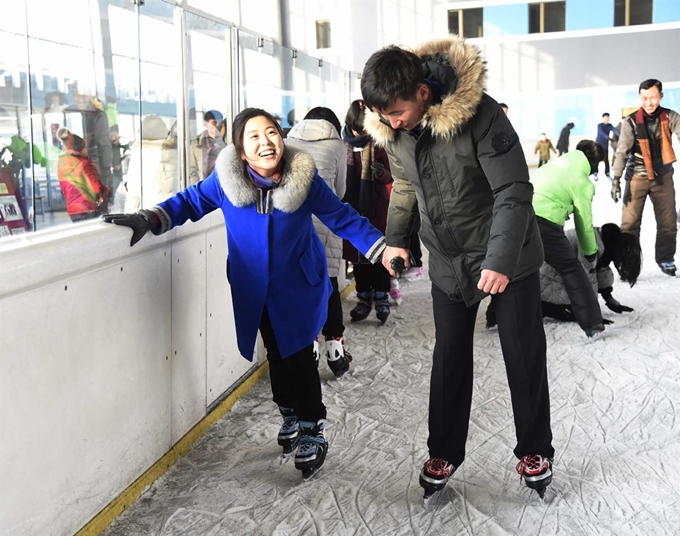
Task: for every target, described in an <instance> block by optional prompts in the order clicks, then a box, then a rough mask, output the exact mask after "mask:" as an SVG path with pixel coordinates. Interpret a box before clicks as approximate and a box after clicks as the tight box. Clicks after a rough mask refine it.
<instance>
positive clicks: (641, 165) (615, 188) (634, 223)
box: [611, 78, 680, 277]
mask: <svg viewBox="0 0 680 536" xmlns="http://www.w3.org/2000/svg"><path fill="white" fill-rule="evenodd" d="M638 93H639V96H640V104H641V106H640V109H639V110H637V112H634V113H632V114H631V115H629V116H628V117H626V118H625V119H624V120H623V121H622V123H623V124H622V126H621V134H620V137H619V145H618V147H617V149H616V159H615V160H614V166H613V169H612V173H613V176H614V179H613V180H612V188H611V195H612V198H613V199H614V202H617V201H618V200H619V198H620V197H621V184H620V181H621V176H622V175H623V173H624V169H630V171H631V173H630V178H629V174H628V173H626V191H625V193H624V195H623V214H622V217H621V231H622V232H624V233H632V234H634V235H635V236H637V237H638V238H639V237H640V225H641V223H642V211H643V210H644V208H645V201H646V200H647V196H649V198H650V199H651V201H652V206H653V207H654V216H655V217H656V246H655V250H656V251H655V258H656V262H657V264H658V265H659V268H661V271H662V272H663V273H664V274H666V275H670V276H672V277H674V276H675V272H676V266H675V248H676V240H677V233H678V228H677V215H676V208H675V186H674V184H673V162H675V161H676V157H675V152H674V151H673V142H672V139H671V137H672V133H675V136H676V137H678V138H680V115H678V113H677V112H676V111H674V110H670V109H668V108H663V107H661V105H660V104H661V99H663V86H662V84H661V82H660V81H659V80H656V79H653V78H651V79H648V80H645V81H644V82H642V83H641V84H640V87H639V90H638Z"/></svg>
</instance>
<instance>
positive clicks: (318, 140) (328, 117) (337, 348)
mask: <svg viewBox="0 0 680 536" xmlns="http://www.w3.org/2000/svg"><path fill="white" fill-rule="evenodd" d="M340 132H341V126H340V120H339V119H338V117H337V116H336V115H335V113H333V110H331V109H330V108H324V107H316V108H312V109H311V110H310V111H309V112H308V113H307V115H306V116H305V118H304V119H303V120H302V121H300V122H299V123H298V124H297V125H295V126H294V127H293V128H292V129H290V132H288V136H287V137H286V142H285V143H286V147H292V148H293V149H298V150H300V151H305V152H307V153H309V154H311V155H312V156H313V157H314V162H315V163H316V167H317V170H318V173H319V175H320V176H321V177H322V178H323V180H325V181H326V185H327V186H328V187H329V188H330V189H331V190H332V191H333V193H334V194H335V195H336V196H338V198H339V199H342V197H343V196H344V195H345V183H346V181H347V150H346V149H345V144H344V142H343V141H342V138H341V137H340ZM313 221H314V229H316V232H317V234H318V235H319V238H320V239H321V242H322V243H323V245H324V249H325V251H326V262H327V264H328V277H329V278H330V282H331V285H332V287H333V291H332V292H331V295H330V298H329V299H328V318H327V319H326V323H325V324H324V326H323V330H322V335H323V336H324V339H325V346H324V348H325V351H326V360H327V362H328V366H329V367H330V369H331V370H332V371H333V374H335V377H336V378H340V377H342V376H343V375H344V374H345V372H347V370H349V364H350V362H351V361H352V355H351V354H350V353H349V351H348V350H347V348H346V343H345V339H344V337H343V333H344V332H345V326H344V324H343V321H342V301H341V298H340V290H339V288H338V276H339V275H340V270H341V269H342V267H343V262H342V239H341V238H339V237H337V236H336V235H334V234H333V232H332V231H331V230H330V229H329V228H328V227H326V226H325V225H324V224H323V223H321V221H320V220H319V219H318V218H317V217H316V216H314V217H313ZM314 351H315V353H316V355H317V356H318V355H319V353H320V352H319V343H318V342H317V341H314Z"/></svg>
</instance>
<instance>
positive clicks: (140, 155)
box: [125, 115, 179, 212]
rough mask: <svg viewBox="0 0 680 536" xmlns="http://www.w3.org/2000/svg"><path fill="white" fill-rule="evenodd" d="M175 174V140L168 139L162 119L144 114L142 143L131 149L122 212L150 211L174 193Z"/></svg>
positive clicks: (177, 180) (175, 190) (175, 185)
mask: <svg viewBox="0 0 680 536" xmlns="http://www.w3.org/2000/svg"><path fill="white" fill-rule="evenodd" d="M177 171H178V167H177V138H168V127H167V125H166V124H165V122H164V121H163V119H161V118H160V117H158V116H157V115H147V116H146V117H145V118H144V120H143V121H142V133H141V142H140V141H137V142H135V144H134V145H133V146H132V154H131V155H130V167H129V168H128V173H127V189H128V192H127V197H126V199H125V212H137V211H138V210H141V209H143V208H152V207H154V206H156V205H157V204H158V203H160V202H162V201H165V200H166V199H167V198H168V197H170V196H172V195H173V194H175V193H177V191H178V186H179V175H178V173H177Z"/></svg>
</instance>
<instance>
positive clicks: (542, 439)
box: [361, 35, 554, 496]
mask: <svg viewBox="0 0 680 536" xmlns="http://www.w3.org/2000/svg"><path fill="white" fill-rule="evenodd" d="M485 76H486V69H485V67H484V61H483V59H482V57H481V54H480V52H479V50H478V49H477V48H476V47H474V46H472V45H468V44H466V43H464V41H463V40H462V39H460V38H458V37H457V36H455V35H451V36H449V37H448V38H445V39H438V40H432V41H429V42H427V43H424V44H423V45H421V46H420V47H418V48H417V49H416V50H415V53H414V52H410V51H407V50H405V49H401V48H398V47H395V46H390V47H387V48H384V49H382V50H380V51H378V52H376V53H374V54H373V55H372V56H371V57H370V58H369V60H368V62H367V63H366V66H365V67H364V71H363V74H362V76H361V92H362V94H363V97H364V102H365V104H366V107H367V108H368V109H369V110H371V111H370V112H369V111H367V114H366V120H365V123H364V126H365V127H366V131H367V132H368V133H369V134H370V135H371V136H372V137H373V139H374V140H375V141H376V143H377V144H378V145H381V146H383V147H385V149H386V151H387V154H388V156H389V160H390V168H391V170H392V175H393V178H394V188H393V191H392V197H391V199H390V206H389V212H388V218H387V232H386V239H387V245H388V247H387V248H386V250H385V254H384V255H383V265H385V267H387V268H389V267H391V266H393V265H394V266H397V263H396V262H395V260H396V259H397V258H400V259H401V260H400V261H399V263H403V264H402V265H406V266H408V263H409V255H408V251H407V248H408V245H409V242H408V238H409V237H410V235H411V229H412V226H413V223H414V221H415V214H414V212H415V210H416V209H415V207H416V200H417V206H418V207H419V211H420V219H421V238H422V241H423V244H424V245H425V247H426V248H427V250H428V251H429V253H430V257H429V275H430V279H431V280H432V303H433V311H434V322H435V328H436V341H435V349H434V355H433V366H432V377H431V380H430V415H429V432H430V435H429V438H428V449H429V454H430V457H429V459H428V460H427V461H426V462H425V464H424V465H423V469H422V471H421V473H420V484H421V486H422V487H423V488H425V494H426V495H429V494H431V493H434V492H436V491H438V490H441V489H442V488H443V487H444V486H445V485H446V482H447V481H448V479H449V477H450V476H451V475H452V474H453V472H454V471H455V469H456V468H457V467H459V466H460V464H461V463H463V460H464V458H465V443H466V440H467V431H468V425H469V420H470V407H471V402H472V383H473V382H472V380H473V348H474V331H475V321H476V317H477V310H478V308H479V302H480V301H481V300H482V299H483V298H484V297H485V296H487V295H489V294H490V295H491V297H492V300H493V302H494V304H495V307H496V315H497V317H498V326H499V330H498V332H499V336H500V339H501V347H502V350H503V357H504V359H505V366H506V370H507V375H508V381H509V384H510V393H511V398H512V407H513V413H514V420H515V429H516V434H517V446H516V448H515V449H514V453H515V455H516V456H517V458H519V463H518V464H517V472H518V473H519V474H520V477H521V478H523V479H524V481H525V483H526V485H527V486H528V487H530V488H533V489H535V490H536V491H537V492H538V493H539V495H541V496H543V494H544V492H545V488H546V487H547V486H548V484H549V483H550V482H551V481H552V458H553V456H554V449H553V447H552V432H551V428H550V400H549V395H548V378H547V371H546V340H545V332H544V331H543V318H542V315H541V289H540V280H539V275H538V271H539V268H540V267H541V264H542V263H543V247H542V243H541V237H540V234H539V231H538V226H537V223H536V215H535V213H534V209H533V207H532V203H531V201H532V195H533V188H532V186H531V183H530V182H529V171H528V169H527V163H526V160H525V158H524V153H523V151H522V146H521V144H520V141H519V138H518V136H517V134H516V133H515V130H514V129H513V127H512V125H511V123H510V121H509V120H508V118H507V116H506V115H505V113H504V112H503V110H502V109H501V107H500V106H499V104H498V103H497V102H496V101H495V100H494V99H492V98H491V97H490V96H489V95H487V94H485V93H484V83H485ZM391 272H392V273H393V272H394V270H391Z"/></svg>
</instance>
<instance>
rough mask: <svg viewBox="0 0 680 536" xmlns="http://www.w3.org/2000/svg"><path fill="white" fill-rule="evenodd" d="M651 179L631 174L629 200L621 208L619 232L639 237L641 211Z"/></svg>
mask: <svg viewBox="0 0 680 536" xmlns="http://www.w3.org/2000/svg"><path fill="white" fill-rule="evenodd" d="M650 183H651V181H650V180H649V179H648V178H647V177H640V176H639V175H633V178H632V179H631V180H630V183H629V184H628V187H630V201H628V203H626V204H625V205H623V208H622V209H621V232H622V233H631V234H634V235H635V236H637V237H638V238H640V225H641V224H642V211H643V210H644V208H645V201H646V200H647V194H648V193H649V190H650V188H651V184H650Z"/></svg>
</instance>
